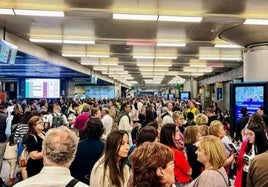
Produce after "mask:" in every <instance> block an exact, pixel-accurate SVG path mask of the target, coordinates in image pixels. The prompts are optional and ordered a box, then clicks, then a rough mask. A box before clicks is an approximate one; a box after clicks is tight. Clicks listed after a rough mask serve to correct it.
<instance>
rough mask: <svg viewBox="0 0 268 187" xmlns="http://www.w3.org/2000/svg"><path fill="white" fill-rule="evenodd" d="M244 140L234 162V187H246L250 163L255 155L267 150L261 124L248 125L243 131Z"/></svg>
mask: <svg viewBox="0 0 268 187" xmlns="http://www.w3.org/2000/svg"><path fill="white" fill-rule="evenodd" d="M245 139H246V140H245V142H243V144H242V147H241V149H240V152H239V156H238V159H237V161H236V163H237V177H236V179H235V183H234V186H235V187H241V186H246V180H247V173H248V171H249V169H250V168H249V165H250V162H251V161H252V159H253V158H254V157H255V156H256V155H258V154H261V153H263V152H265V151H267V150H268V140H267V137H266V135H265V130H264V128H263V126H262V124H249V125H248V126H247V128H246V130H245Z"/></svg>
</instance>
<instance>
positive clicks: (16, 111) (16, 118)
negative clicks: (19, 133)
mask: <svg viewBox="0 0 268 187" xmlns="http://www.w3.org/2000/svg"><path fill="white" fill-rule="evenodd" d="M22 112H23V110H22V107H21V106H20V104H18V103H16V104H14V108H13V111H12V112H11V115H12V116H13V119H12V125H14V124H18V123H20V122H21V118H22V114H23V113H22Z"/></svg>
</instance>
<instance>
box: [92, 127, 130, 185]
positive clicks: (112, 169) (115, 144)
mask: <svg viewBox="0 0 268 187" xmlns="http://www.w3.org/2000/svg"><path fill="white" fill-rule="evenodd" d="M128 151H129V135H128V133H127V132H126V131H124V130H115V131H113V132H111V133H110V134H109V135H108V137H107V139H106V144H105V148H104V154H103V156H102V157H101V158H100V159H99V160H98V161H97V162H96V163H95V165H94V167H93V169H92V171H91V175H90V184H89V185H90V187H100V186H116V187H127V182H128V180H129V177H130V174H129V167H128V166H127V160H128V158H127V156H128Z"/></svg>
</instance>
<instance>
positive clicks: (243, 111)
mask: <svg viewBox="0 0 268 187" xmlns="http://www.w3.org/2000/svg"><path fill="white" fill-rule="evenodd" d="M240 112H241V114H242V117H241V118H240V119H238V120H237V122H236V125H235V136H234V138H235V140H236V141H240V142H242V135H241V131H242V129H244V128H245V126H246V124H247V123H248V120H249V115H248V110H247V107H241V109H240Z"/></svg>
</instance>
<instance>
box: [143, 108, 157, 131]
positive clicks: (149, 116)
mask: <svg viewBox="0 0 268 187" xmlns="http://www.w3.org/2000/svg"><path fill="white" fill-rule="evenodd" d="M154 120H155V117H154V113H153V111H152V108H151V107H146V110H145V119H144V120H143V121H142V122H141V126H142V127H145V126H146V125H147V124H148V123H150V122H152V121H154Z"/></svg>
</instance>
